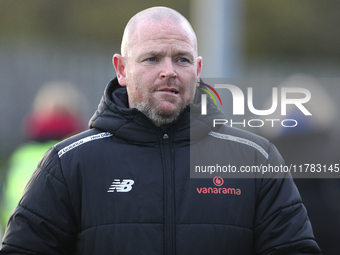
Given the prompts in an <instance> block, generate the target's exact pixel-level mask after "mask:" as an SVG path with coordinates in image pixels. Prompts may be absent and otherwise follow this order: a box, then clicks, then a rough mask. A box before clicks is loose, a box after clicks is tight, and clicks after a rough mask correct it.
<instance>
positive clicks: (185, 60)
mask: <svg viewBox="0 0 340 255" xmlns="http://www.w3.org/2000/svg"><path fill="white" fill-rule="evenodd" d="M179 62H182V63H186V62H189V60H188V59H186V58H180V59H179Z"/></svg>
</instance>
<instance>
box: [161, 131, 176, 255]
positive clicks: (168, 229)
mask: <svg viewBox="0 0 340 255" xmlns="http://www.w3.org/2000/svg"><path fill="white" fill-rule="evenodd" d="M169 140H170V139H169V136H168V134H166V133H164V135H163V141H164V142H163V153H164V157H163V158H164V165H165V168H164V184H165V185H164V194H165V199H164V203H165V206H164V210H165V211H164V212H165V224H164V232H165V237H164V244H165V254H167V255H170V254H175V219H174V218H175V206H174V201H175V195H174V192H175V191H174V170H173V164H172V158H173V155H172V154H173V153H172V146H171V143H170V141H169Z"/></svg>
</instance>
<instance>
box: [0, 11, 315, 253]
mask: <svg viewBox="0 0 340 255" xmlns="http://www.w3.org/2000/svg"><path fill="white" fill-rule="evenodd" d="M113 64H114V67H115V69H116V72H117V78H116V79H114V80H112V81H111V82H110V83H109V85H108V86H107V88H106V90H105V94H104V96H103V98H102V100H101V103H100V105H99V107H98V111H97V112H96V113H95V114H94V116H93V117H92V119H91V121H90V128H91V129H90V130H88V131H86V132H84V133H81V134H79V135H76V136H74V137H72V138H70V139H68V140H65V141H63V142H61V143H59V144H57V145H55V146H54V147H53V148H51V149H50V150H49V151H48V152H47V153H46V154H45V156H44V157H43V159H42V160H41V162H40V163H39V166H38V168H37V170H36V171H35V173H34V174H33V176H32V179H31V180H30V182H29V183H28V185H27V187H26V190H25V192H24V194H23V197H22V199H21V201H20V203H19V206H18V207H17V208H16V210H15V211H14V213H13V215H12V217H11V219H10V221H9V224H8V227H7V230H6V233H5V236H4V239H3V245H2V248H1V252H2V253H3V254H10V253H16V254H318V253H320V251H319V248H318V246H317V244H316V243H315V241H314V240H313V234H312V229H311V226H310V222H309V220H308V218H307V215H306V211H305V209H304V207H303V205H302V203H301V200H300V197H299V195H298V192H297V190H296V188H295V186H294V184H293V182H292V180H291V179H289V178H281V179H278V178H268V179H260V178H257V179H255V178H254V179H224V180H219V182H216V183H217V184H218V185H220V184H221V183H222V182H224V183H225V185H228V187H230V190H231V191H233V190H235V189H236V188H237V190H238V191H237V194H236V193H232V194H231V193H229V194H227V193H220V194H207V193H206V194H205V193H204V192H203V193H202V188H201V189H200V187H207V186H208V185H211V184H212V180H211V179H191V178H190V172H189V168H190V162H189V161H190V160H189V158H190V150H194V151H197V152H199V148H201V147H202V146H203V147H204V146H208V147H209V146H212V145H214V148H215V150H216V151H218V152H219V153H221V154H222V155H223V158H224V159H225V160H226V162H229V163H231V164H238V165H240V164H242V163H249V164H279V163H282V158H281V157H280V155H279V154H278V152H277V151H276V149H275V147H274V146H272V145H271V144H270V143H269V142H268V141H267V140H265V139H262V138H260V137H257V136H255V135H252V134H249V133H247V132H244V131H240V130H236V129H233V128H230V127H227V126H223V127H220V128H213V126H212V122H211V118H223V115H222V113H221V112H220V111H219V110H218V109H217V108H216V107H215V106H214V105H213V103H211V102H209V103H208V113H209V114H210V115H209V116H210V117H205V116H202V115H201V114H200V111H199V110H200V95H199V93H198V91H196V86H197V84H198V83H196V82H195V80H196V81H197V80H198V79H199V75H200V72H201V68H202V59H201V57H198V56H197V43H196V36H195V34H194V32H193V30H192V28H191V26H190V24H189V23H188V21H187V20H186V19H185V18H184V17H183V16H181V15H180V14H179V13H177V12H176V11H174V10H172V9H169V8H165V7H155V8H150V9H147V10H144V11H142V12H140V13H138V14H136V15H135V16H134V17H133V18H132V19H131V20H130V21H129V23H128V24H127V27H126V29H125V31H124V35H123V40H122V49H121V55H118V54H116V55H114V58H113ZM189 109H190V110H191V114H190V112H189ZM190 124H191V126H192V127H193V128H192V130H190ZM196 127H197V128H198V129H199V131H200V132H191V133H192V134H191V139H190V131H193V129H196ZM211 131H213V132H214V133H211ZM223 133H228V134H230V135H233V136H238V137H241V138H243V139H248V140H251V141H253V142H254V143H255V142H256V143H257V144H258V145H259V146H262V148H265V150H266V153H267V157H264V156H263V154H262V153H261V152H260V151H259V150H258V149H257V148H254V147H252V146H249V145H246V144H241V143H237V142H233V141H228V140H223V139H218V138H216V137H214V136H213V135H211V134H214V135H215V136H218V134H219V135H223ZM190 144H191V146H190ZM210 148H211V147H210ZM209 156H212V154H211V155H210V154H209ZM200 190H201V192H199V191H200Z"/></svg>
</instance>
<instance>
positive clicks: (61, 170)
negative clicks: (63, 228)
mask: <svg viewBox="0 0 340 255" xmlns="http://www.w3.org/2000/svg"><path fill="white" fill-rule="evenodd" d="M53 149H54V151H55V152H56V153H57V155H58V151H57V149H56V147H55V146H54V147H53ZM58 163H59V168H60V173H61V175H62V176H63V179H64V180H65V183H63V182H61V181H60V182H61V183H63V184H64V186H65V187H66V190H67V197H68V199H69V201H70V206H71V208H72V218H73V221H74V222H75V223H77V222H78V221H77V220H76V219H77V217H76V216H75V215H74V208H73V205H72V203H71V201H72V199H71V195H70V190H69V187H68V185H67V183H66V179H65V176H64V171H63V168H62V166H61V159H60V158H59V157H58ZM76 226H78V224H76ZM77 228H78V231H79V227H77Z"/></svg>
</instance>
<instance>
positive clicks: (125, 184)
mask: <svg viewBox="0 0 340 255" xmlns="http://www.w3.org/2000/svg"><path fill="white" fill-rule="evenodd" d="M134 183H135V181H134V180H129V179H123V180H122V181H120V179H114V180H113V182H112V184H111V186H110V188H109V190H108V191H107V192H115V191H116V192H129V191H130V190H132V185H133V184H134Z"/></svg>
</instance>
